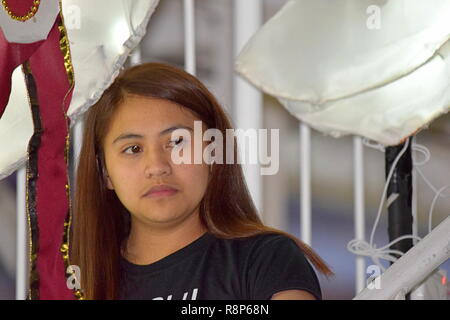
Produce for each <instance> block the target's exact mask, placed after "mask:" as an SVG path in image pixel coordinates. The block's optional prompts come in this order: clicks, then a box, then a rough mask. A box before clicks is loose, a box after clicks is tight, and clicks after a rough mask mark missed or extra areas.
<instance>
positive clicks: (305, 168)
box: [299, 122, 312, 245]
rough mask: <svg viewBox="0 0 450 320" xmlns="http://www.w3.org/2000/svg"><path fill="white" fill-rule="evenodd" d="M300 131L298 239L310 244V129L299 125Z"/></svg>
mask: <svg viewBox="0 0 450 320" xmlns="http://www.w3.org/2000/svg"><path fill="white" fill-rule="evenodd" d="M299 131H300V238H301V240H302V241H303V242H305V243H306V244H308V245H311V244H312V231H311V224H312V223H311V129H310V128H309V127H308V125H306V124H303V123H301V122H300V123H299Z"/></svg>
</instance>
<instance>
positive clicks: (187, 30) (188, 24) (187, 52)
mask: <svg viewBox="0 0 450 320" xmlns="http://www.w3.org/2000/svg"><path fill="white" fill-rule="evenodd" d="M194 9H195V7H194V0H184V68H185V70H186V71H187V72H189V73H190V74H193V75H195V74H196V64H195V11H194Z"/></svg>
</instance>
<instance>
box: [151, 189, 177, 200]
mask: <svg viewBox="0 0 450 320" xmlns="http://www.w3.org/2000/svg"><path fill="white" fill-rule="evenodd" d="M177 192H178V190H161V191H153V192H150V193H148V194H146V195H145V197H146V198H161V197H170V196H173V195H174V194H175V193H177Z"/></svg>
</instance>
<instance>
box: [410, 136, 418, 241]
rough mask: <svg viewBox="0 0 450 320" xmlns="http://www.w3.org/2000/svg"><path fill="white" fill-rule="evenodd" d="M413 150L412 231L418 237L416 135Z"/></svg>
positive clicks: (412, 140) (412, 141)
mask: <svg viewBox="0 0 450 320" xmlns="http://www.w3.org/2000/svg"><path fill="white" fill-rule="evenodd" d="M411 143H412V145H411V152H412V155H413V157H412V158H413V170H412V199H411V202H412V203H411V211H412V212H411V213H412V216H413V225H412V227H413V228H412V232H413V236H416V237H418V236H419V224H418V221H417V219H418V216H417V196H418V190H417V186H418V184H417V172H416V170H415V166H414V159H415V153H414V146H415V145H416V136H413V137H412V139H411ZM417 241H418V240H417V239H416V238H414V239H413V244H414V245H416V243H417Z"/></svg>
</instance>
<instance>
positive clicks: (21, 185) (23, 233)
mask: <svg viewBox="0 0 450 320" xmlns="http://www.w3.org/2000/svg"><path fill="white" fill-rule="evenodd" d="M16 181H17V188H16V204H17V217H16V230H17V233H16V300H25V299H26V296H27V275H28V259H27V257H28V232H27V230H28V220H27V214H26V164H25V165H24V166H23V167H22V168H20V169H19V170H17V176H16Z"/></svg>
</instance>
